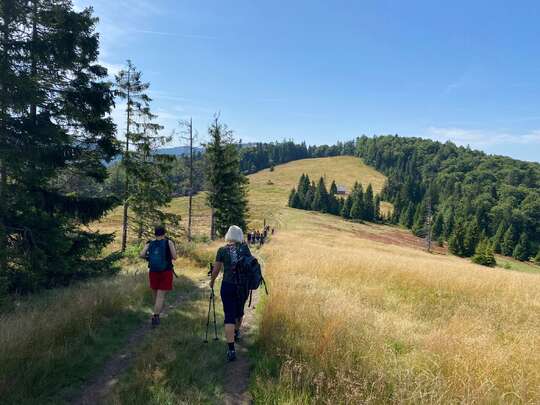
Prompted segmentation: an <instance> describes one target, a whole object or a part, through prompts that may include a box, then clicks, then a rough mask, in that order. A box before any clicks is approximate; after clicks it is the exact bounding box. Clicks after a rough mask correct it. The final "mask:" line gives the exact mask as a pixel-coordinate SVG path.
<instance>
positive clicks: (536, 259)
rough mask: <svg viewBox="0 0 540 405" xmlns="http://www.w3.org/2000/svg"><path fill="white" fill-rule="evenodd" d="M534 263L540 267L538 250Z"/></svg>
mask: <svg viewBox="0 0 540 405" xmlns="http://www.w3.org/2000/svg"><path fill="white" fill-rule="evenodd" d="M534 262H535V263H536V264H538V265H540V249H538V253H537V254H536V256H535V257H534Z"/></svg>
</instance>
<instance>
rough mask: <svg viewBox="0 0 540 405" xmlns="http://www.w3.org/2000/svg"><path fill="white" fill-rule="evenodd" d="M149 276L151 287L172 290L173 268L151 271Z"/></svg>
mask: <svg viewBox="0 0 540 405" xmlns="http://www.w3.org/2000/svg"><path fill="white" fill-rule="evenodd" d="M148 276H149V278H150V288H151V289H152V290H166V291H169V290H172V281H173V272H172V270H166V271H150V272H149V273H148Z"/></svg>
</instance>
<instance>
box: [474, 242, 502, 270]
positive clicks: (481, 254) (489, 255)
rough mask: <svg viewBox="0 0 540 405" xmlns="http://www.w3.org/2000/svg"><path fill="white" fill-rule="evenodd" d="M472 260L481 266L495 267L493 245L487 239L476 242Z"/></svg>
mask: <svg viewBox="0 0 540 405" xmlns="http://www.w3.org/2000/svg"><path fill="white" fill-rule="evenodd" d="M472 261H473V263H476V264H480V265H482V266H488V267H495V265H496V264H497V261H496V260H495V256H494V255H493V247H492V246H491V244H490V243H489V242H488V241H487V240H483V241H481V242H480V243H479V244H478V246H477V247H476V250H475V253H474V256H473V258H472Z"/></svg>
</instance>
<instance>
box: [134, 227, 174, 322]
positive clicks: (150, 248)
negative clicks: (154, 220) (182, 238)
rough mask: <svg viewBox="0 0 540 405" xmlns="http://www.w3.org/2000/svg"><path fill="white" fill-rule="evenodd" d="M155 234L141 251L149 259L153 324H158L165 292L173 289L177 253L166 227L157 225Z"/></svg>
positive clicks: (142, 255)
mask: <svg viewBox="0 0 540 405" xmlns="http://www.w3.org/2000/svg"><path fill="white" fill-rule="evenodd" d="M154 234H155V235H156V239H154V240H152V241H149V242H147V243H146V246H145V247H144V249H143V250H142V252H141V257H142V258H143V259H146V260H148V269H149V270H150V271H149V279H150V288H151V289H152V293H153V296H154V314H153V315H152V326H158V325H159V323H160V319H159V316H160V314H161V311H162V310H163V302H164V300H165V294H166V292H167V291H170V290H172V284H173V272H174V266H173V260H176V257H177V255H176V247H175V246H174V243H173V242H172V241H171V240H170V239H168V238H167V237H166V231H165V227H163V226H156V227H155V228H154Z"/></svg>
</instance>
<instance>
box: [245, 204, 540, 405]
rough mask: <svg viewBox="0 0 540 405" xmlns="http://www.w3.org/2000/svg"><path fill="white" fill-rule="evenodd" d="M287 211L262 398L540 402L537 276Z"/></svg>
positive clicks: (278, 242)
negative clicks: (363, 235)
mask: <svg viewBox="0 0 540 405" xmlns="http://www.w3.org/2000/svg"><path fill="white" fill-rule="evenodd" d="M285 216H286V217H290V221H287V223H292V224H294V225H292V226H291V227H290V229H289V230H287V231H284V232H280V233H279V234H278V235H276V237H275V238H274V241H273V243H272V244H271V245H269V246H267V247H266V248H265V249H266V263H267V277H268V278H269V279H270V281H271V287H272V288H271V296H270V299H269V300H268V302H267V305H266V306H265V308H264V311H263V315H262V324H261V330H260V331H261V335H260V341H259V345H260V347H261V349H262V351H263V355H262V357H261V358H260V359H259V364H263V365H266V366H265V367H258V368H257V370H258V371H257V377H256V381H255V385H254V393H255V396H256V399H257V402H259V403H391V402H392V403H395V402H397V403H426V402H428V403H458V402H459V403H463V402H464V403H501V402H503V403H539V402H540V367H539V365H540V351H539V350H538V348H539V347H540V322H539V321H538V314H539V313H540V277H538V275H535V274H525V273H517V272H507V271H504V270H499V269H496V270H493V269H486V268H483V267H480V266H476V265H473V264H470V263H468V262H467V261H465V260H462V259H458V258H455V257H446V256H433V255H429V254H426V253H424V252H421V251H418V250H412V249H408V248H401V247H395V246H384V245H381V244H378V243H376V242H372V241H369V240H365V239H360V238H357V237H356V236H355V228H360V227H362V225H352V224H350V223H346V222H344V221H336V220H335V219H333V218H329V217H326V216H323V215H317V216H313V215H309V214H304V213H298V212H297V211H289V213H288V214H286V215H285ZM325 222H327V226H321V223H322V224H323V225H324V223H325Z"/></svg>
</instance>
